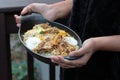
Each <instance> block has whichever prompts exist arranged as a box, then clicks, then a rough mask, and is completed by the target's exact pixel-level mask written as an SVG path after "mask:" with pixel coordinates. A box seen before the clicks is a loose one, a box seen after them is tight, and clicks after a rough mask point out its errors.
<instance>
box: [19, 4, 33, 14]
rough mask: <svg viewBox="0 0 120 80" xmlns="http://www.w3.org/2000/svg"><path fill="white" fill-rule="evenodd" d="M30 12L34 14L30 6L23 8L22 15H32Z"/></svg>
mask: <svg viewBox="0 0 120 80" xmlns="http://www.w3.org/2000/svg"><path fill="white" fill-rule="evenodd" d="M30 12H32V9H31V6H30V5H28V6H26V7H25V8H23V10H22V11H21V15H24V14H27V13H30Z"/></svg>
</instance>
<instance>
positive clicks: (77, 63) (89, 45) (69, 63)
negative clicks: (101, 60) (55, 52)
mask: <svg viewBox="0 0 120 80" xmlns="http://www.w3.org/2000/svg"><path fill="white" fill-rule="evenodd" d="M95 51H96V47H95V43H94V40H93V39H92V38H91V39H87V40H86V41H84V43H83V45H82V47H81V48H80V49H79V50H76V51H73V52H71V53H70V54H69V56H81V55H83V56H82V57H80V58H79V59H76V60H67V59H64V57H63V56H51V61H52V62H53V63H57V64H59V65H60V66H61V67H62V68H76V67H82V66H84V65H86V64H87V62H88V60H89V59H90V57H91V56H92V54H93V53H94V52H95Z"/></svg>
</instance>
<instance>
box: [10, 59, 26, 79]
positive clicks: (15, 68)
mask: <svg viewBox="0 0 120 80" xmlns="http://www.w3.org/2000/svg"><path fill="white" fill-rule="evenodd" d="M12 75H13V77H15V78H16V80H25V79H26V77H27V65H26V62H25V61H20V62H15V61H14V62H12ZM15 78H14V79H15Z"/></svg>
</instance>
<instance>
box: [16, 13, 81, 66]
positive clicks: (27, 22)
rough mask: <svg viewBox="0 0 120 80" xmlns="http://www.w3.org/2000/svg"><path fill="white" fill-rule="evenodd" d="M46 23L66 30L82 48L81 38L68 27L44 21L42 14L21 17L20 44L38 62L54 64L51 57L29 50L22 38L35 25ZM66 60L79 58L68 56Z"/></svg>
mask: <svg viewBox="0 0 120 80" xmlns="http://www.w3.org/2000/svg"><path fill="white" fill-rule="evenodd" d="M46 22H47V23H49V24H50V25H51V26H56V27H58V28H60V29H62V30H65V31H66V32H68V33H69V34H70V35H71V36H73V37H74V38H75V39H76V40H77V41H78V46H79V47H81V44H82V43H81V39H80V38H79V36H78V35H77V34H76V33H75V32H74V31H73V30H72V29H70V28H68V27H67V26H65V25H62V24H60V23H57V22H51V21H48V20H46V19H44V18H43V17H42V16H41V15H40V14H37V13H32V14H29V15H25V16H22V17H21V27H19V31H18V36H19V39H20V42H21V43H22V44H23V46H24V47H25V48H26V50H27V51H28V53H30V54H31V55H32V56H33V57H34V58H37V59H38V60H40V61H42V62H45V63H47V64H54V63H52V62H51V60H50V58H49V57H46V56H43V55H41V54H40V53H35V52H33V51H32V50H30V49H28V48H27V47H26V45H25V43H24V42H23V37H22V35H23V34H24V33H25V32H26V31H27V30H28V29H32V27H33V26H34V25H35V24H40V23H46ZM64 58H66V59H69V60H74V59H77V58H79V57H69V56H66V57H64Z"/></svg>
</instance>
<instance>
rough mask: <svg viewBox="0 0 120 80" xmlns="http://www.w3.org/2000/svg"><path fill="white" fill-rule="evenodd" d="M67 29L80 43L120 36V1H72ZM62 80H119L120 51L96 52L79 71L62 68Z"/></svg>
mask: <svg viewBox="0 0 120 80" xmlns="http://www.w3.org/2000/svg"><path fill="white" fill-rule="evenodd" d="M70 27H71V28H72V29H73V30H74V31H76V33H78V35H79V36H80V38H81V40H82V42H83V41H84V40H86V39H88V38H91V37H98V36H109V35H119V34H120V0H74V6H73V10H72V13H71V17H70ZM64 80H120V52H108V51H97V52H96V53H95V54H93V56H92V57H91V59H90V60H89V62H88V64H87V65H85V66H83V67H82V68H75V69H64Z"/></svg>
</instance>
